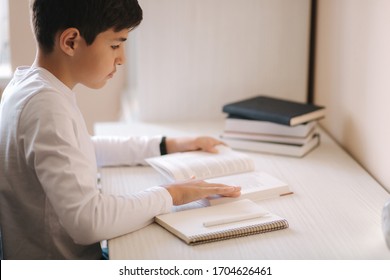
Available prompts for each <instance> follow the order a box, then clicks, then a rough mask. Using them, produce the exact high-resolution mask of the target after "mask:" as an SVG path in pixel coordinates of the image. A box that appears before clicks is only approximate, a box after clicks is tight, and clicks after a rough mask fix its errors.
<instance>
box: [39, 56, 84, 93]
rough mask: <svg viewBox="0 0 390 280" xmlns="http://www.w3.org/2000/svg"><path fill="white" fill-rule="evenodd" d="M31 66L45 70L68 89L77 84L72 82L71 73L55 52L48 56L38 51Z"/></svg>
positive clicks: (62, 59) (62, 58)
mask: <svg viewBox="0 0 390 280" xmlns="http://www.w3.org/2000/svg"><path fill="white" fill-rule="evenodd" d="M33 66H36V67H41V68H44V69H46V70H47V71H49V72H50V73H52V74H53V75H54V76H55V77H56V78H57V79H59V80H60V81H61V82H62V83H64V84H65V85H66V86H67V87H69V88H70V89H73V88H74V87H75V86H76V84H77V83H75V82H73V80H72V75H71V74H70V73H71V71H70V69H69V67H68V66H67V63H66V62H65V60H64V57H63V56H62V55H61V54H60V53H57V52H56V51H55V50H54V51H53V52H52V53H50V54H45V53H43V52H42V51H41V50H39V49H38V51H37V54H36V56H35V60H34V63H33Z"/></svg>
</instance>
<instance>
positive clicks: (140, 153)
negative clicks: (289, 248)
mask: <svg viewBox="0 0 390 280" xmlns="http://www.w3.org/2000/svg"><path fill="white" fill-rule="evenodd" d="M91 138H92V141H93V144H94V146H95V153H96V161H97V165H98V166H114V165H146V164H147V163H146V162H145V159H146V158H148V157H155V156H159V155H160V154H161V153H160V143H161V140H162V136H155V137H135V136H134V137H114V136H93V137H91Z"/></svg>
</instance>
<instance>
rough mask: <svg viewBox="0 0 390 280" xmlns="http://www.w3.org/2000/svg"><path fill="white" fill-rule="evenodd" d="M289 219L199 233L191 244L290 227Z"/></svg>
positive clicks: (191, 239)
mask: <svg viewBox="0 0 390 280" xmlns="http://www.w3.org/2000/svg"><path fill="white" fill-rule="evenodd" d="M288 227H289V224H288V222H287V220H284V219H283V220H278V221H273V222H269V223H265V224H261V225H251V226H245V227H241V228H236V229H228V230H222V231H218V232H213V233H206V234H197V235H193V236H191V237H190V242H189V245H197V244H202V243H208V242H213V241H219V240H226V239H230V238H236V237H242V236H248V235H254V234H260V233H266V232H270V231H275V230H281V229H285V228H288Z"/></svg>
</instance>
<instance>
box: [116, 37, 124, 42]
mask: <svg viewBox="0 0 390 280" xmlns="http://www.w3.org/2000/svg"><path fill="white" fill-rule="evenodd" d="M126 40H127V38H125V37H119V38H115V39H114V41H119V42H125V41H126Z"/></svg>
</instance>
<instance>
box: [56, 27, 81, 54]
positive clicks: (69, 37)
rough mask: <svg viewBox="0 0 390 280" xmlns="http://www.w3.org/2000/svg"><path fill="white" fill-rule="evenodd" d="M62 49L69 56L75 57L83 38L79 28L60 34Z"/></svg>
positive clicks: (69, 29)
mask: <svg viewBox="0 0 390 280" xmlns="http://www.w3.org/2000/svg"><path fill="white" fill-rule="evenodd" d="M59 39H60V41H59V44H60V48H61V50H62V51H63V52H64V53H66V54H67V55H70V56H73V55H74V53H75V50H76V49H77V47H78V46H79V44H80V40H81V36H80V32H79V30H78V29H77V28H68V29H65V30H64V31H62V32H61V34H60V38H59Z"/></svg>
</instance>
